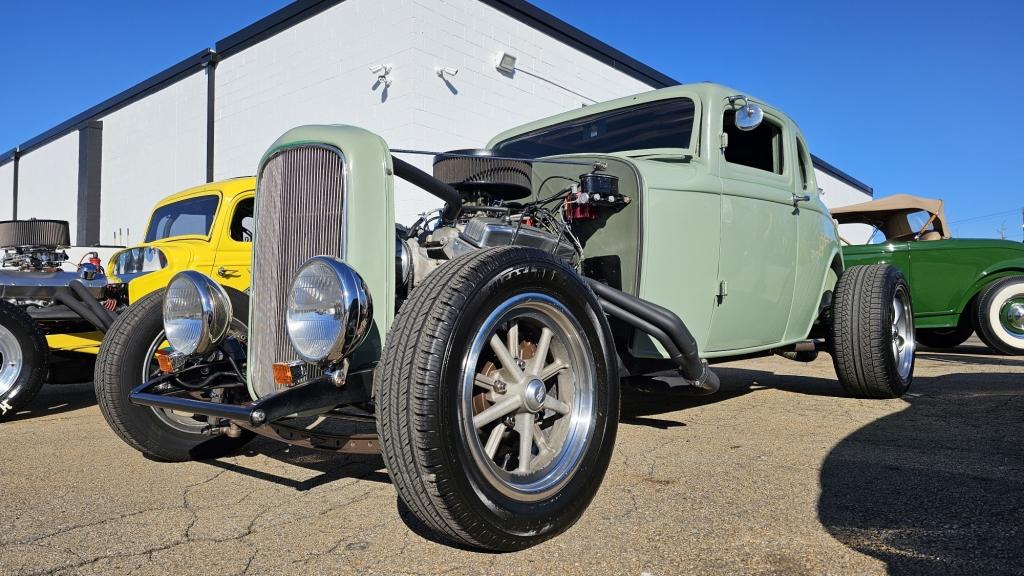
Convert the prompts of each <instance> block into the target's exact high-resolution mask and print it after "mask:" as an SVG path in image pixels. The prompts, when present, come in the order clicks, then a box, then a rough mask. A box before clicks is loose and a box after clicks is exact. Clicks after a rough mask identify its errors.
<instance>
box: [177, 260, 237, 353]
mask: <svg viewBox="0 0 1024 576" xmlns="http://www.w3.org/2000/svg"><path fill="white" fill-rule="evenodd" d="M231 314H232V311H231V300H230V299H229V298H228V293H227V292H226V291H225V290H224V288H223V287H222V286H221V285H220V284H217V283H216V282H214V281H213V280H212V279H210V278H209V277H207V276H206V275H204V274H201V273H199V272H196V271H194V270H186V271H184V272H178V273H177V274H175V275H174V278H171V283H170V284H168V285H167V292H166V293H165V294H164V335H165V337H166V338H167V341H168V342H170V343H171V346H172V347H173V348H174V350H175V351H176V352H179V353H181V354H186V355H188V354H205V353H207V352H209V351H210V350H212V349H213V347H214V346H216V345H217V344H219V343H220V341H221V340H222V339H223V338H224V336H225V335H226V334H227V331H228V324H230V323H231Z"/></svg>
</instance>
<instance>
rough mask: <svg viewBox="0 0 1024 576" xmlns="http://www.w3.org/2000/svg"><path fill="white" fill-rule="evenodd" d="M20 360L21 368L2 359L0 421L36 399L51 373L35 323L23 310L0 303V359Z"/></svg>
mask: <svg viewBox="0 0 1024 576" xmlns="http://www.w3.org/2000/svg"><path fill="white" fill-rule="evenodd" d="M8 348H10V351H9V352H7V354H11V355H12V356H13V355H15V354H17V355H20V356H21V361H20V364H19V365H18V366H10V362H9V358H6V357H5V358H0V420H3V419H4V417H5V416H13V415H14V414H15V413H17V412H18V411H19V410H21V409H22V408H24V407H25V405H26V404H28V403H29V402H31V401H32V398H35V395H36V394H37V393H39V389H40V388H42V386H43V382H44V381H45V379H46V372H47V370H48V369H49V361H50V348H49V346H47V344H46V337H45V336H43V332H42V330H40V329H39V325H38V324H36V322H35V320H33V319H32V317H31V316H29V315H28V313H27V312H25V311H24V310H22V309H21V308H19V307H17V306H15V305H13V304H10V303H8V302H4V301H2V300H0V356H2V355H4V353H5V351H6V349H8Z"/></svg>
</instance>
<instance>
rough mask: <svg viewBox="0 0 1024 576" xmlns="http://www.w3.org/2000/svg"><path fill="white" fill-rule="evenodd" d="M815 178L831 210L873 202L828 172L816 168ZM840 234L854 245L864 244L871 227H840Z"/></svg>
mask: <svg viewBox="0 0 1024 576" xmlns="http://www.w3.org/2000/svg"><path fill="white" fill-rule="evenodd" d="M814 176H815V178H816V179H817V181H818V187H819V188H821V189H822V190H823V191H824V195H823V196H822V197H821V199H822V201H823V202H825V205H826V206H828V207H829V208H839V207H840V206H849V205H851V204H860V203H861V202H868V201H870V200H872V198H871V196H870V195H868V194H865V193H864V192H862V191H861V190H859V189H857V188H854V187H853V186H850V185H849V184H847V183H846V182H843V181H842V180H840V179H838V178H836V177H835V176H832V175H831V174H829V173H827V172H824V171H822V170H818V169H817V168H815V169H814ZM839 234H840V235H841V236H842V237H843V238H845V239H846V240H849V241H850V242H852V243H853V244H863V243H864V242H867V240H868V237H869V236H871V227H870V226H867V225H866V224H844V225H842V226H840V227H839Z"/></svg>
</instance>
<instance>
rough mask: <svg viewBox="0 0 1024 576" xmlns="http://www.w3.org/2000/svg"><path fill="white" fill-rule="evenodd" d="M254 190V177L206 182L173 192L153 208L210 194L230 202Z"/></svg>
mask: <svg viewBox="0 0 1024 576" xmlns="http://www.w3.org/2000/svg"><path fill="white" fill-rule="evenodd" d="M255 189H256V177H255V176H239V177H237V178H228V179H225V180H218V181H216V182H207V183H206V184H200V185H199V186H193V187H192V188H186V189H185V190H182V191H180V192H175V193H174V194H171V195H169V196H166V197H164V198H163V199H161V200H160V201H159V202H157V203H156V206H155V207H160V206H164V205H165V204H170V203H171V202H177V201H179V200H184V199H185V198H191V197H194V196H202V195H204V194H209V193H211V192H220V193H221V194H222V195H223V196H224V199H225V200H231V199H232V198H234V197H235V196H238V195H239V194H244V193H246V192H251V191H253V190H255Z"/></svg>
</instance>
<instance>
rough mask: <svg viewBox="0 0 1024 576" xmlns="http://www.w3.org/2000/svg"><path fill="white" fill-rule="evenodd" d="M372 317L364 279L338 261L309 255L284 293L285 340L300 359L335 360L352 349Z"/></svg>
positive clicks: (363, 335) (368, 326)
mask: <svg viewBox="0 0 1024 576" xmlns="http://www.w3.org/2000/svg"><path fill="white" fill-rule="evenodd" d="M372 316H373V305H372V303H371V301H370V293H369V292H368V291H367V289H366V283H365V282H363V279H362V277H360V276H359V274H358V273H357V272H356V271H355V270H353V269H352V267H351V266H349V265H348V264H345V263H344V262H342V261H341V260H338V259H335V258H331V257H329V256H314V257H312V258H310V259H309V260H307V261H306V263H305V264H303V265H302V267H301V268H299V271H298V273H296V274H295V280H294V281H292V289H291V293H290V294H289V295H288V310H287V314H286V319H287V324H288V338H289V339H290V340H291V342H292V347H294V348H295V351H296V352H297V353H298V354H299V357H300V358H302V359H303V360H305V361H306V362H312V363H320V362H324V361H326V362H336V361H338V360H341V359H342V358H344V357H346V356H348V355H349V354H351V353H352V352H354V351H355V349H356V347H358V346H359V345H360V344H361V343H362V342H363V339H364V338H366V334H367V332H369V330H370V323H371V320H372Z"/></svg>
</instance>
